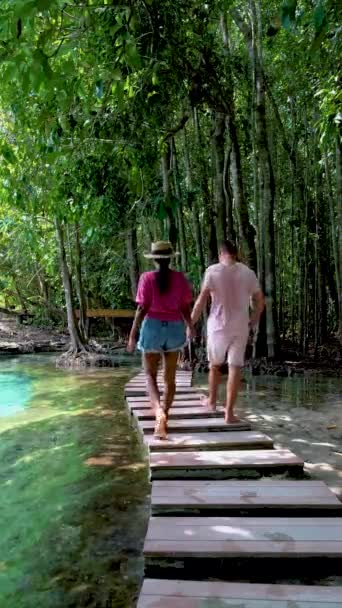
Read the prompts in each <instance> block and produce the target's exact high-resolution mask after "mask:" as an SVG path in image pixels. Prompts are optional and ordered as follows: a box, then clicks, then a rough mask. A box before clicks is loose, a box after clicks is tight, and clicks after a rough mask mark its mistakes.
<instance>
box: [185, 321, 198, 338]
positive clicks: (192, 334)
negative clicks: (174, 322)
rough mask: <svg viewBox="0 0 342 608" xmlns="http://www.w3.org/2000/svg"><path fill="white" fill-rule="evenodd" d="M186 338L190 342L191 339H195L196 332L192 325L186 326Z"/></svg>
mask: <svg viewBox="0 0 342 608" xmlns="http://www.w3.org/2000/svg"><path fill="white" fill-rule="evenodd" d="M186 337H187V339H188V340H192V339H193V338H196V330H195V328H194V326H193V325H192V324H191V325H188V326H187V328H186Z"/></svg>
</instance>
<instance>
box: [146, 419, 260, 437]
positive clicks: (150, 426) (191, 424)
mask: <svg viewBox="0 0 342 608" xmlns="http://www.w3.org/2000/svg"><path fill="white" fill-rule="evenodd" d="M138 426H139V427H140V429H141V430H142V431H143V433H146V434H148V433H153V431H154V421H153V420H138ZM250 429H251V425H250V423H249V422H245V421H242V422H241V423H239V424H226V423H225V421H224V419H223V416H220V417H219V416H215V417H213V418H209V417H203V418H197V419H194V420H192V419H191V418H190V419H188V418H186V419H181V420H172V419H171V420H170V422H169V433H170V434H171V433H174V432H179V431H182V432H183V433H194V432H196V431H201V432H203V431H224V432H226V433H229V432H236V431H249V430H250Z"/></svg>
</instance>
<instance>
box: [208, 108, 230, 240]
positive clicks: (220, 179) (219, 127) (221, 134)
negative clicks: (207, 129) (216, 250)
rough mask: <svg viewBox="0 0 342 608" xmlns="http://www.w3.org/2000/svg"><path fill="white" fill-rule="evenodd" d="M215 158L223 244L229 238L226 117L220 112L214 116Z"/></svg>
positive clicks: (218, 220) (219, 231) (218, 227)
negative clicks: (225, 150)
mask: <svg viewBox="0 0 342 608" xmlns="http://www.w3.org/2000/svg"><path fill="white" fill-rule="evenodd" d="M213 122H214V126H213V136H212V146H213V156H214V163H213V164H214V167H215V207H216V233H217V240H218V241H219V243H222V241H224V240H225V239H226V238H227V215H226V198H225V193H224V168H225V167H224V160H225V159H224V148H225V117H224V114H222V113H220V112H215V113H214V116H213Z"/></svg>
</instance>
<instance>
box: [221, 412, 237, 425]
mask: <svg viewBox="0 0 342 608" xmlns="http://www.w3.org/2000/svg"><path fill="white" fill-rule="evenodd" d="M224 421H225V423H226V424H237V423H239V422H241V420H240V418H239V417H238V416H235V415H234V414H226V415H225V417H224Z"/></svg>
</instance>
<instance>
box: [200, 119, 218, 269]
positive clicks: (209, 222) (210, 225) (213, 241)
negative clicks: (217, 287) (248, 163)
mask: <svg viewBox="0 0 342 608" xmlns="http://www.w3.org/2000/svg"><path fill="white" fill-rule="evenodd" d="M194 126H195V136H196V144H197V150H198V151H199V156H198V162H199V169H200V183H201V189H202V195H203V202H204V212H205V224H206V227H207V231H208V234H209V238H208V264H213V263H214V262H217V260H218V250H217V235H216V223H215V215H214V212H213V204H212V200H211V196H210V190H209V185H208V174H207V167H206V160H205V157H204V156H203V154H202V150H203V143H202V136H201V129H200V123H199V119H198V114H197V110H196V108H194Z"/></svg>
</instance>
